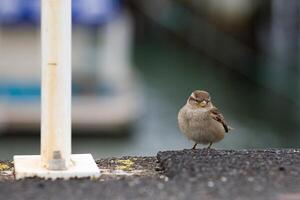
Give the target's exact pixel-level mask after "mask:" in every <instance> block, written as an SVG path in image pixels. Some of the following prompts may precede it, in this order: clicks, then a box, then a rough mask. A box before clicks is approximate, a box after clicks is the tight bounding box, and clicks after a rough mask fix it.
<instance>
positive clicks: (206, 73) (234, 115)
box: [0, 40, 300, 159]
mask: <svg viewBox="0 0 300 200" xmlns="http://www.w3.org/2000/svg"><path fill="white" fill-rule="evenodd" d="M134 58H135V59H134V61H135V62H134V63H135V70H136V73H137V74H138V75H139V77H140V80H141V84H142V85H141V88H142V91H141V92H140V94H139V96H140V98H141V99H143V104H142V105H143V106H142V107H143V108H142V110H143V114H142V115H141V117H140V119H139V120H138V121H137V123H136V124H135V125H134V127H133V132H132V134H131V135H130V136H129V137H122V138H116V137H114V138H108V137H105V138H103V137H95V136H93V137H91V136H88V137H82V136H81V137H74V138H73V153H88V152H91V153H92V154H93V155H94V157H95V158H100V157H108V156H122V155H155V154H156V153H157V152H158V151H161V150H175V149H184V148H191V147H192V143H191V142H189V141H187V140H186V139H185V138H184V137H183V136H182V135H181V133H180V132H179V129H178V127H177V112H178V110H179V109H180V108H181V106H183V105H184V104H185V101H186V99H187V97H188V96H189V95H190V93H191V92H192V91H193V90H195V89H205V90H207V91H209V92H210V93H211V95H212V98H213V101H214V102H215V105H216V106H217V107H219V109H220V110H221V112H222V113H223V114H224V116H225V118H226V121H227V122H228V123H229V124H230V125H231V126H232V127H234V128H235V130H234V131H232V133H229V134H227V135H226V137H225V139H224V140H223V141H221V142H220V143H218V144H216V145H214V147H215V148H226V149H231V148H271V147H297V146H298V147H299V142H298V141H299V139H300V137H299V134H298V128H299V124H298V120H297V118H296V117H295V116H296V113H295V112H294V111H295V110H296V109H298V108H297V104H296V100H293V99H289V98H288V97H285V96H281V95H280V94H276V93H274V91H270V90H268V89H266V88H263V87H261V86H260V85H258V84H256V83H255V82H253V81H250V80H248V79H246V78H245V77H243V76H242V75H240V74H239V73H236V72H234V71H231V70H229V69H226V68H224V67H222V66H218V65H216V64H214V63H210V62H209V61H208V60H206V59H205V58H204V57H201V55H199V54H198V53H196V52H193V51H191V50H189V49H185V48H183V47H180V46H178V45H176V44H173V42H172V41H168V40H164V41H156V42H155V41H151V42H149V43H141V44H139V45H137V46H136V47H135V50H134ZM15 154H39V136H36V137H34V136H31V137H15V136H14V137H11V136H10V137H8V136H6V137H1V138H0V159H12V156H13V155H15Z"/></svg>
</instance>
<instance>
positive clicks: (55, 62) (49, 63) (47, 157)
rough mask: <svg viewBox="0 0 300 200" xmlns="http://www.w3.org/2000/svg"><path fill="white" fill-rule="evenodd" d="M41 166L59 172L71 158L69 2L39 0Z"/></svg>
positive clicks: (69, 0) (67, 165)
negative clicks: (40, 33)
mask: <svg viewBox="0 0 300 200" xmlns="http://www.w3.org/2000/svg"><path fill="white" fill-rule="evenodd" d="M41 29H42V31H41V32H42V122H41V156H42V164H43V166H44V167H46V168H48V169H56V170H61V169H65V168H67V167H69V166H70V163H71V162H70V155H71V0H42V27H41Z"/></svg>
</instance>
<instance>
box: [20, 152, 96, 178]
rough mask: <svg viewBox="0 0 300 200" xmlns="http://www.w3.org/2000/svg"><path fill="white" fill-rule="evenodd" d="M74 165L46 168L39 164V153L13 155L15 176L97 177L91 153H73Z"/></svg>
mask: <svg viewBox="0 0 300 200" xmlns="http://www.w3.org/2000/svg"><path fill="white" fill-rule="evenodd" d="M71 160H72V162H73V163H74V166H72V167H70V168H68V169H66V170H48V169H46V168H43V167H42V165H41V156H40V155H29V156H14V165H15V178H16V179H23V178H30V177H39V178H45V179H53V180H54V179H59V178H61V179H70V178H91V179H93V178H98V177H99V176H100V170H99V168H98V166H97V164H96V163H95V161H94V159H93V156H92V155H91V154H73V155H71Z"/></svg>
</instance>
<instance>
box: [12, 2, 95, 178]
mask: <svg viewBox="0 0 300 200" xmlns="http://www.w3.org/2000/svg"><path fill="white" fill-rule="evenodd" d="M41 2H42V4H41V5H42V31H41V32H42V97H41V99H42V106H41V107H42V114H41V116H42V119H41V155H28V156H14V167H15V175H16V179H21V178H26V177H35V176H37V177H41V178H51V179H56V178H64V179H68V178H72V177H77V178H80V177H93V178H95V177H98V176H99V175H100V170H99V168H98V167H97V165H96V163H95V161H94V159H93V157H92V155H91V154H74V155H72V154H71V0H41Z"/></svg>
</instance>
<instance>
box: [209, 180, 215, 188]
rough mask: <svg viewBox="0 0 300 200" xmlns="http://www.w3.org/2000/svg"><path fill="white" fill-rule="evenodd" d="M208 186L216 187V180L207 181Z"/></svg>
mask: <svg viewBox="0 0 300 200" xmlns="http://www.w3.org/2000/svg"><path fill="white" fill-rule="evenodd" d="M207 186H208V187H210V188H211V187H214V186H215V184H214V182H212V181H208V182H207Z"/></svg>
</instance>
